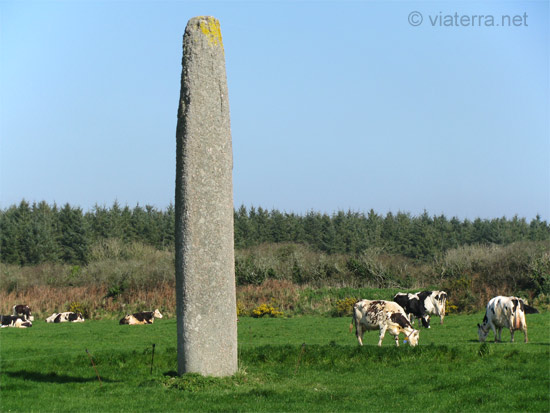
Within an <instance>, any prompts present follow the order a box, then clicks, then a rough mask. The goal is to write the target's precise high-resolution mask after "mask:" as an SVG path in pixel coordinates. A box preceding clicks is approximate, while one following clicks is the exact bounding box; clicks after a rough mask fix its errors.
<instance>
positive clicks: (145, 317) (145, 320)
mask: <svg viewBox="0 0 550 413" xmlns="http://www.w3.org/2000/svg"><path fill="white" fill-rule="evenodd" d="M155 318H162V314H161V313H160V311H159V310H158V308H157V309H156V310H155V311H143V312H141V313H134V314H128V315H126V316H124V317H123V318H122V319H121V320H120V322H119V324H129V325H135V324H153V322H154V321H155Z"/></svg>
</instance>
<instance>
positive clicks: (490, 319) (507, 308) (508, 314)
mask: <svg viewBox="0 0 550 413" xmlns="http://www.w3.org/2000/svg"><path fill="white" fill-rule="evenodd" d="M526 313H527V314H530V313H538V310H537V309H536V308H533V307H530V306H528V305H527V304H525V303H524V302H523V300H522V299H521V298H517V297H503V296H500V295H499V296H498V297H494V298H491V300H490V301H489V303H488V304H487V309H486V311H485V317H483V324H482V325H479V324H478V325H477V334H478V336H479V341H481V342H484V341H485V340H486V339H487V335H488V334H489V329H491V330H493V334H494V335H495V343H496V342H497V341H501V334H502V329H503V328H509V329H510V335H511V336H512V338H511V340H510V341H511V342H514V332H515V331H516V330H521V331H523V334H524V341H525V342H526V343H527V342H528V338H527V323H526V322H525V314H526Z"/></svg>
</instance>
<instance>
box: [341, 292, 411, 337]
mask: <svg viewBox="0 0 550 413" xmlns="http://www.w3.org/2000/svg"><path fill="white" fill-rule="evenodd" d="M354 325H355V335H356V336H357V341H358V342H359V344H360V345H361V346H362V345H363V334H364V332H365V331H368V330H376V329H379V330H380V340H379V341H378V346H381V345H382V340H383V339H384V335H385V334H386V331H388V332H389V333H390V334H391V335H392V336H394V338H395V345H396V346H398V347H399V333H403V334H404V335H405V339H406V341H408V342H409V344H410V345H411V346H413V347H414V346H416V345H417V344H418V339H419V334H420V333H419V331H418V330H415V329H414V328H413V327H412V326H411V323H410V322H409V320H408V319H407V315H406V314H405V311H403V308H401V307H400V306H399V304H397V303H394V302H393V301H383V300H375V301H371V300H361V301H358V302H357V303H355V306H354V307H353V318H352V322H351V325H350V327H349V328H350V331H351V330H352V329H353V326H354Z"/></svg>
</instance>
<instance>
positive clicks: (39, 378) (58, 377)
mask: <svg viewBox="0 0 550 413" xmlns="http://www.w3.org/2000/svg"><path fill="white" fill-rule="evenodd" d="M5 374H6V375H8V376H10V377H13V378H18V379H23V380H31V381H36V382H41V383H61V384H63V383H88V382H93V381H98V380H97V377H91V378H84V377H75V376H68V375H65V374H57V373H55V372H52V373H39V372H36V371H28V370H20V371H8V372H5ZM101 381H102V382H104V383H116V382H117V380H109V379H106V378H103V377H102V378H101Z"/></svg>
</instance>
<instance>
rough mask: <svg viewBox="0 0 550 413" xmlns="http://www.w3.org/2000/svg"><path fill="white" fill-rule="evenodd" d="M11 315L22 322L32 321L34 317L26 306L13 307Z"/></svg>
mask: <svg viewBox="0 0 550 413" xmlns="http://www.w3.org/2000/svg"><path fill="white" fill-rule="evenodd" d="M13 315H14V316H18V317H21V318H22V319H23V320H29V321H34V317H33V316H32V314H31V308H30V307H29V306H28V305H26V304H17V305H14V306H13Z"/></svg>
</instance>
